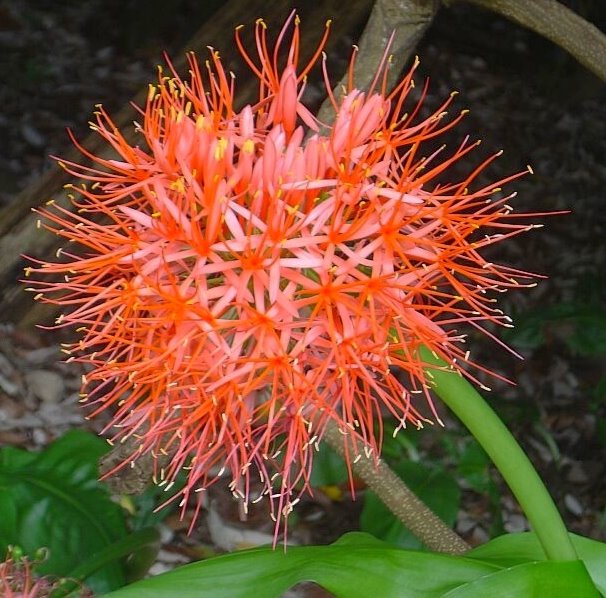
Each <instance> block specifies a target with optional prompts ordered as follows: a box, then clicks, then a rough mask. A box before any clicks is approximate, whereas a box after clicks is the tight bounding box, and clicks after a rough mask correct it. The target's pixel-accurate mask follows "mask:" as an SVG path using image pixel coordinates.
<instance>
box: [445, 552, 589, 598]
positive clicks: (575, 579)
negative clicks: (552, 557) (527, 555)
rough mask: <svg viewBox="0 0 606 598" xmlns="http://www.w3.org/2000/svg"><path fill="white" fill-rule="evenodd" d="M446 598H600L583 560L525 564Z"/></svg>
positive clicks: (464, 588) (477, 582) (448, 594)
mask: <svg viewBox="0 0 606 598" xmlns="http://www.w3.org/2000/svg"><path fill="white" fill-rule="evenodd" d="M442 596H443V598H486V597H487V596H498V597H499V598H520V597H521V596H523V597H524V598H544V597H547V596H566V598H593V597H595V598H600V593H599V592H598V590H597V589H596V587H595V586H594V585H593V583H592V581H591V578H590V577H589V574H588V573H587V569H585V566H584V565H583V563H582V562H581V561H543V562H539V563H524V564H523V565H518V566H516V567H511V568H509V569H503V570H502V571H498V572H497V573H492V574H490V575H487V576H485V577H480V578H479V579H475V580H473V581H470V582H468V583H465V584H462V585H461V586H459V587H458V588H456V589H455V590H451V591H450V592H448V593H446V594H443V595H442Z"/></svg>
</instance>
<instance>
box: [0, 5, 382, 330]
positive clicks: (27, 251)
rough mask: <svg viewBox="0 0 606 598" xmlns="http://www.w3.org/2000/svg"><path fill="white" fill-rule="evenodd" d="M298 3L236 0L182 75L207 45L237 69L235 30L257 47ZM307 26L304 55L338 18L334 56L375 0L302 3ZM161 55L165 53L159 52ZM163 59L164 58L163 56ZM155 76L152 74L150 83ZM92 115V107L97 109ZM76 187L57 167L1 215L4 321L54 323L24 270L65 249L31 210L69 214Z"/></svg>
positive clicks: (95, 146)
mask: <svg viewBox="0 0 606 598" xmlns="http://www.w3.org/2000/svg"><path fill="white" fill-rule="evenodd" d="M296 4H297V3H296V2H294V1H293V0H274V1H273V2H271V3H267V2H265V1H263V0H249V1H248V2H241V1H240V0H230V1H229V2H227V3H225V4H224V5H223V6H222V7H221V8H220V9H219V10H218V11H217V12H216V13H215V14H214V15H212V16H211V17H210V18H209V19H208V20H207V21H206V22H205V23H204V24H203V25H202V26H201V27H200V29H199V30H198V31H197V32H196V34H195V35H194V36H193V38H192V39H191V40H190V41H189V42H188V43H187V44H186V46H185V47H184V48H183V51H182V52H180V53H179V55H177V56H175V57H174V63H175V66H176V68H177V70H178V71H179V72H183V71H184V66H185V53H186V52H187V51H189V50H191V49H194V50H196V51H197V52H199V54H200V55H203V51H204V50H205V48H206V46H213V47H215V48H216V49H217V50H219V51H220V53H221V57H222V60H223V61H224V63H225V64H227V65H230V64H234V63H235V61H236V58H237V49H236V47H235V44H234V43H231V40H233V31H234V29H235V28H236V27H237V26H238V25H241V24H244V25H245V30H244V32H243V35H242V37H243V39H244V41H245V43H246V44H247V47H252V45H253V43H254V42H253V37H252V32H253V28H254V27H253V26H254V23H255V21H256V19H257V18H259V17H263V18H264V20H265V21H266V22H267V23H268V25H269V26H270V27H271V28H272V30H273V31H277V30H278V28H279V27H280V25H281V24H282V23H283V22H284V20H285V19H286V17H287V16H288V14H289V13H290V12H291V11H292V10H293V9H294V7H295V6H296ZM296 8H297V13H298V14H299V16H300V17H301V21H302V23H303V26H302V28H301V36H302V43H301V47H302V54H303V59H304V58H305V53H306V52H308V53H311V52H312V51H313V50H314V49H315V48H316V46H317V42H318V41H319V39H320V37H321V36H322V34H323V32H324V27H325V24H326V21H327V20H328V19H332V20H333V23H332V33H331V36H330V39H329V42H328V46H327V51H329V52H330V49H331V47H334V46H335V45H336V44H337V43H338V42H339V39H340V38H342V37H344V36H346V35H350V36H351V35H352V33H353V34H354V35H355V32H357V31H359V30H360V29H361V28H362V27H363V25H364V22H365V21H366V19H367V17H368V14H369V13H370V10H371V8H372V0H355V1H353V2H350V3H348V5H347V10H343V4H342V2H339V1H338V0H325V1H324V2H318V3H299V6H296ZM158 54H159V55H160V51H159V52H158ZM159 57H160V56H159ZM152 79H153V74H152V73H150V81H151V80H152ZM256 89H257V83H256V82H255V81H254V80H253V79H252V78H249V79H248V80H247V79H246V78H244V77H240V76H239V77H238V94H239V98H240V100H241V101H242V102H243V103H245V102H247V101H250V100H251V99H252V98H253V97H254V93H255V91H256ZM146 95H147V88H145V89H142V90H141V91H140V92H139V93H138V94H137V95H136V96H135V97H134V99H133V102H134V103H135V104H138V105H142V104H144V102H145V98H146ZM91 110H92V106H91ZM134 116H135V113H134V111H133V109H132V107H131V106H126V107H124V108H123V109H122V110H120V112H118V114H116V115H114V121H115V123H116V125H117V126H118V127H119V128H120V129H121V130H122V131H123V132H124V133H125V136H126V137H127V139H129V141H133V142H134V130H133V127H132V126H131V122H132V120H133V118H134ZM83 145H84V146H85V147H86V148H88V149H89V150H90V151H91V152H93V153H95V154H98V155H101V156H103V155H104V153H105V155H107V153H106V148H105V144H104V142H103V140H102V139H101V137H99V136H98V135H96V134H90V135H89V136H88V137H87V138H86V139H84V140H83ZM62 158H63V159H65V160H66V161H69V160H71V161H75V162H79V163H83V162H84V158H83V157H82V155H81V154H80V153H79V152H78V151H76V150H74V149H72V150H70V151H68V152H67V153H66V154H65V155H63V156H62ZM69 182H70V177H69V175H67V174H66V173H65V171H64V170H63V169H61V168H59V167H52V168H51V169H50V170H49V171H47V172H46V173H45V174H43V175H42V176H41V177H40V178H38V179H37V180H36V181H34V182H33V183H32V184H30V185H29V186H28V187H27V188H26V189H24V190H23V191H22V192H21V193H20V194H19V195H18V196H17V197H16V198H15V201H13V202H12V203H11V204H9V205H8V206H6V207H5V208H3V209H2V210H0V283H1V284H0V319H1V320H4V321H12V322H14V323H16V324H18V325H20V326H23V327H25V326H30V325H32V324H34V323H41V324H50V323H52V320H53V317H54V315H56V314H55V313H53V312H54V308H53V306H50V305H48V304H41V303H40V304H37V303H34V301H33V299H32V298H31V296H30V294H28V293H25V292H24V291H23V284H22V283H20V282H19V279H20V278H21V277H22V274H23V268H24V267H25V266H26V265H27V262H26V261H25V259H24V258H23V255H29V256H34V257H40V258H46V259H48V258H50V256H52V255H53V254H54V252H55V250H56V249H57V248H58V247H59V246H60V245H61V244H62V241H61V240H60V239H58V238H57V237H56V236H55V235H54V234H51V233H49V232H47V231H45V230H44V229H42V228H38V227H37V222H38V217H37V215H36V214H33V213H31V209H32V208H35V207H37V206H41V205H43V204H44V203H46V202H47V201H48V200H49V199H51V198H52V199H53V200H54V201H55V202H56V203H57V204H59V205H61V206H63V207H65V208H67V209H69V208H70V204H69V202H68V200H67V197H66V195H65V193H64V192H63V187H64V185H66V184H67V183H69Z"/></svg>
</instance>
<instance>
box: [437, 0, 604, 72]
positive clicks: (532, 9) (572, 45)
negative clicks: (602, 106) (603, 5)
mask: <svg viewBox="0 0 606 598" xmlns="http://www.w3.org/2000/svg"><path fill="white" fill-rule="evenodd" d="M443 1H444V4H446V5H449V4H453V3H454V2H461V0H443ZM465 1H467V2H469V3H471V4H475V5H476V6H481V7H482V8H485V9H487V10H491V11H493V12H496V13H498V14H500V15H502V16H504V17H506V18H508V19H510V20H511V21H514V22H515V23H518V24H519V25H522V26H523V27H526V28H528V29H530V30H531V31H534V32H535V33H538V34H539V35H542V36H543V37H546V38H547V39H549V40H551V41H552V42H553V43H555V44H557V45H558V46H560V47H561V48H562V49H564V50H566V51H567V52H568V53H570V54H571V55H572V56H574V57H575V58H576V59H577V60H578V61H579V62H580V63H581V64H582V65H583V66H584V67H585V68H587V69H588V70H590V71H591V72H593V73H594V74H595V75H597V76H598V77H599V78H600V79H602V80H603V81H606V35H605V34H604V33H602V32H601V31H600V30H599V29H598V28H597V27H596V26H595V25H592V24H591V23H589V22H588V21H586V20H585V19H583V18H582V17H580V16H579V15H578V14H576V13H575V12H573V11H572V10H570V9H569V8H567V7H566V6H564V5H563V4H561V3H560V2H557V0H532V1H529V0H465Z"/></svg>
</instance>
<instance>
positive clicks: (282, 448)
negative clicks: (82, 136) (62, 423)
mask: <svg viewBox="0 0 606 598" xmlns="http://www.w3.org/2000/svg"><path fill="white" fill-rule="evenodd" d="M291 28H292V30H293V31H292V34H291V38H290V42H288V41H287V33H288V31H289V30H290V29H291ZM327 33H328V27H327V30H326V33H325V34H324V37H323V39H322V41H321V43H320V45H319V47H318V49H317V51H316V53H315V55H314V56H313V58H312V60H311V61H310V62H309V64H306V65H305V66H301V65H299V45H300V38H299V23H298V20H297V19H296V18H294V22H293V17H291V18H290V19H289V21H288V22H287V23H286V25H285V26H284V28H283V30H282V31H281V33H280V36H279V38H278V40H277V42H276V45H275V48H273V49H271V50H270V49H269V47H268V43H267V40H266V30H265V25H264V24H263V22H262V21H259V22H257V26H256V48H257V53H258V57H256V58H253V57H251V56H250V55H249V54H248V53H247V52H246V50H245V49H244V48H243V46H242V43H241V42H240V38H239V37H238V32H236V40H237V44H238V47H239V48H240V51H241V53H242V55H243V57H244V59H245V61H246V62H247V63H248V65H249V66H250V67H251V69H252V70H253V72H254V74H255V75H256V77H257V78H258V79H259V99H258V101H257V102H256V103H255V104H254V105H247V106H245V107H244V108H242V109H239V110H237V109H236V108H235V107H234V94H235V81H234V79H233V78H232V77H230V76H228V75H227V74H226V73H225V71H224V68H223V66H222V64H221V62H220V59H219V56H218V54H217V53H216V52H215V51H214V50H211V58H210V61H209V62H207V63H206V67H205V69H203V70H201V69H200V67H199V65H198V62H197V61H196V58H195V57H194V56H193V55H190V56H189V65H190V78H189V79H188V80H183V79H181V78H180V77H179V76H178V75H177V74H176V73H175V72H174V69H173V68H172V66H171V67H170V69H171V72H170V75H169V76H165V75H164V73H163V72H162V71H160V74H159V79H158V83H157V84H156V85H155V86H150V90H149V95H148V99H147V103H146V105H145V107H144V108H142V109H141V111H140V112H141V118H142V121H141V124H137V125H136V130H137V133H138V135H139V139H140V141H139V143H138V144H137V145H135V146H132V145H131V144H130V143H128V142H127V140H126V139H125V138H124V137H123V135H122V133H121V132H120V131H118V130H117V128H116V127H115V125H114V123H113V122H112V120H111V118H110V116H109V115H108V114H107V113H106V112H105V111H104V110H103V109H102V108H99V110H98V112H97V113H96V120H95V123H94V124H93V125H92V128H93V130H94V131H96V132H97V133H98V134H99V135H101V136H102V137H103V138H104V139H105V140H106V141H107V143H108V144H109V145H110V146H111V147H112V148H113V150H114V153H115V157H114V158H112V159H109V158H102V157H99V156H94V155H91V154H90V153H89V152H87V151H86V150H85V149H84V148H80V149H81V151H82V153H83V154H84V155H85V156H87V157H88V158H90V159H92V161H93V162H94V163H95V164H96V166H92V167H89V166H83V165H79V164H76V163H65V164H64V163H61V164H62V166H63V167H64V168H65V169H66V170H67V171H68V172H69V173H70V174H72V175H74V176H75V177H77V178H79V179H82V180H84V181H85V182H87V183H88V184H89V185H88V186H84V185H83V186H79V187H76V186H72V187H71V190H72V192H73V195H72V196H71V201H72V203H73V204H74V206H75V208H76V209H75V211H73V212H72V211H68V210H66V209H64V208H62V207H60V206H58V205H51V206H49V207H48V208H47V209H44V210H41V211H40V213H41V214H42V215H43V216H44V218H45V220H46V221H47V222H50V223H51V224H47V225H46V226H47V227H48V228H50V229H51V230H53V231H54V232H56V234H58V235H59V236H61V237H63V238H65V239H66V240H67V241H70V242H73V245H72V246H73V247H75V248H77V249H74V250H72V249H69V247H71V246H69V245H68V248H67V249H64V250H63V251H61V253H60V257H61V258H62V259H61V260H60V261H59V262H56V263H49V262H39V263H38V265H37V266H36V267H34V268H29V269H28V271H27V274H31V273H35V275H36V277H38V278H41V277H43V276H44V277H46V276H47V275H51V276H50V278H43V280H38V281H37V282H34V283H33V287H32V288H34V289H35V290H36V291H37V292H38V293H39V296H40V297H42V298H43V299H44V301H47V302H50V303H55V304H58V305H60V306H62V307H65V308H70V310H69V311H68V312H67V313H65V314H63V315H62V316H60V318H59V320H58V321H57V325H58V326H66V325H70V326H71V325H74V326H76V327H77V329H78V331H79V332H80V333H81V339H80V340H79V341H78V342H77V343H74V344H73V345H72V346H70V347H69V349H68V353H70V354H71V353H72V352H74V353H77V355H78V356H77V357H71V358H70V359H76V360H78V361H80V362H83V363H85V364H88V366H90V373H88V374H87V375H86V376H85V378H84V381H83V382H84V390H83V400H85V401H89V402H90V403H91V404H92V405H93V406H94V409H93V412H92V415H95V414H97V413H99V412H100V411H102V410H105V409H110V410H111V412H112V414H113V422H112V425H113V426H115V427H114V430H117V431H114V433H113V437H112V438H113V440H119V439H125V438H128V437H134V438H136V439H137V441H138V446H139V451H138V452H136V453H135V454H134V455H133V456H132V459H135V458H136V457H137V456H138V455H139V454H140V453H147V452H152V453H153V454H154V455H157V454H158V453H163V454H170V455H171V457H172V458H171V460H170V464H169V465H168V466H167V467H166V468H165V469H163V470H162V471H161V472H160V477H161V478H162V479H161V480H160V482H159V483H160V484H166V485H167V486H171V485H172V483H173V481H174V479H175V476H176V475H177V473H178V472H179V471H180V470H181V469H183V468H186V469H188V482H187V485H186V487H185V489H184V491H183V495H184V496H183V503H182V504H185V502H186V499H187V498H189V497H190V495H191V494H192V493H193V492H197V491H201V490H204V489H205V488H207V487H208V485H209V484H211V483H212V482H213V481H214V480H215V479H217V478H218V477H220V476H222V475H223V474H224V472H229V475H230V476H231V480H232V481H231V489H232V490H233V492H234V494H235V495H236V496H238V497H239V498H241V499H242V500H243V501H244V502H245V503H247V502H248V501H249V500H256V499H257V497H258V496H257V490H256V488H257V487H258V484H257V483H256V482H257V481H260V483H261V487H262V488H263V491H262V493H261V494H267V495H269V497H270V499H271V504H272V512H273V515H274V517H276V518H277V519H278V520H279V519H280V516H281V515H284V516H285V515H287V514H288V513H289V512H290V510H291V509H292V504H293V503H294V501H295V500H296V497H297V496H298V495H299V494H300V492H302V491H303V490H305V489H306V488H307V486H308V479H309V472H310V469H311V466H312V462H313V454H314V449H315V447H317V443H318V441H319V440H321V438H322V436H323V432H324V430H325V426H326V424H327V422H329V421H334V422H336V423H337V425H338V426H339V427H340V428H341V430H342V431H343V433H344V434H350V435H351V436H352V437H353V438H354V440H355V441H356V444H357V446H358V447H359V448H360V450H362V449H364V450H365V451H366V452H367V453H368V452H369V451H371V452H372V453H373V454H375V455H378V453H379V450H380V437H381V433H380V428H381V418H382V416H383V415H384V414H385V413H388V414H390V415H392V416H394V417H395V418H397V419H398V420H399V421H400V422H401V426H402V427H403V426H405V425H406V424H407V423H411V424H412V425H414V426H422V424H423V423H424V422H426V421H429V420H427V419H426V417H425V415H423V414H422V413H421V406H420V405H419V404H418V402H417V401H413V400H412V398H413V397H414V395H415V394H417V393H421V394H424V395H425V398H426V400H427V404H428V405H429V411H430V415H433V416H434V417H437V415H436V413H435V410H434V408H433V406H432V405H431V400H430V397H429V394H428V392H427V389H426V385H425V378H424V374H423V365H424V364H423V362H422V360H421V359H420V357H419V356H418V351H417V350H418V348H419V346H420V345H421V344H423V345H426V346H427V347H429V348H430V349H432V350H433V351H435V352H436V353H437V354H438V355H439V356H441V357H442V358H444V359H446V360H448V361H449V362H451V363H454V362H455V361H456V360H457V361H458V363H468V364H471V363H472V362H471V361H470V360H469V354H468V352H467V350H466V348H465V346H464V342H465V334H463V333H462V332H460V331H459V330H458V329H457V326H458V325H459V324H463V323H466V324H471V325H472V326H475V327H476V328H480V326H481V322H482V321H489V322H494V323H498V324H505V325H507V324H506V322H507V318H506V316H504V315H503V314H502V312H501V311H500V310H498V309H497V308H496V307H495V306H494V299H493V298H492V297H491V295H492V292H493V291H502V290H505V289H508V288H510V287H519V286H527V285H528V281H529V280H530V276H529V275H528V274H526V273H524V272H519V271H516V270H512V269H510V268H508V267H505V266H501V265H498V264H493V263H490V262H487V261H486V260H485V259H484V258H483V257H482V256H481V254H480V251H481V250H482V249H483V248H484V247H487V246H489V245H492V244H494V243H496V242H499V241H502V240H504V239H506V238H508V237H511V236H513V235H516V234H518V233H520V232H523V231H526V230H529V229H530V228H532V225H525V224H520V223H518V222H517V221H515V220H512V218H513V215H512V214H511V213H510V212H511V208H510V207H509V206H508V205H507V199H508V198H503V197H502V196H501V195H499V194H498V191H499V190H500V189H499V188H500V186H501V185H502V184H503V183H505V182H507V181H509V180H510V179H514V178H516V177H517V176H519V175H514V176H512V177H509V178H508V179H506V180H504V181H499V182H498V183H494V184H491V185H488V186H485V187H482V186H479V187H478V188H475V189H473V188H472V185H473V184H474V183H475V180H476V179H477V177H478V175H479V173H480V172H481V171H482V170H483V169H484V168H485V167H486V166H487V165H488V164H489V163H490V162H491V161H492V160H493V158H494V156H493V157H491V158H489V159H487V160H485V161H484V162H483V163H481V164H480V165H479V166H477V167H475V168H473V169H472V170H471V172H470V174H469V175H467V176H466V177H464V178H463V180H459V181H456V182H452V180H451V178H452V177H451V176H450V174H449V173H450V170H451V167H452V165H453V164H454V163H455V162H457V161H459V160H461V159H462V158H464V157H466V156H467V154H469V153H470V152H471V151H472V150H473V149H474V148H475V147H476V145H477V144H476V143H469V142H468V141H467V140H465V141H464V142H463V143H462V144H461V145H460V146H459V147H458V148H457V149H456V151H455V152H454V153H453V154H451V155H448V156H446V157H443V154H444V150H443V148H442V149H440V150H436V151H433V153H430V154H429V155H424V154H423V153H422V152H423V151H425V149H424V147H425V146H424V143H425V142H426V141H427V140H428V139H432V138H434V137H437V136H439V135H440V134H442V133H443V132H444V131H445V130H447V129H449V128H450V127H452V126H453V125H454V124H455V123H456V122H458V120H459V119H460V118H461V116H458V117H456V118H455V119H454V120H451V121H450V122H446V123H445V115H446V108H447V107H448V105H449V104H450V102H451V99H452V98H448V99H447V100H446V101H445V102H444V104H443V105H442V106H440V108H439V109H438V110H436V111H435V112H434V113H433V114H432V115H430V116H429V117H427V118H420V117H419V112H420V108H421V104H422V101H423V98H424V96H425V91H423V93H422V94H421V99H420V100H419V101H418V102H417V103H416V104H413V106H412V108H408V112H407V113H405V105H406V104H407V100H408V94H409V91H410V90H411V89H412V88H413V86H414V84H413V79H412V75H413V71H414V69H415V67H416V65H415V67H413V69H412V70H411V72H410V73H408V75H407V76H406V77H405V78H404V79H403V80H402V81H401V82H400V83H399V85H398V86H397V87H396V89H394V90H393V91H392V92H390V93H388V92H387V91H386V88H385V87H386V83H385V80H386V78H385V76H384V75H385V70H386V68H387V67H386V66H385V64H384V65H383V66H382V67H381V69H380V71H379V73H378V75H377V77H376V79H375V82H374V84H373V86H372V87H371V89H370V90H369V91H367V92H362V91H360V90H358V89H356V88H355V86H354V84H353V82H351V80H352V77H350V84H349V88H348V89H347V90H346V93H345V95H344V96H343V97H342V98H341V99H337V98H336V97H335V96H333V95H332V92H331V84H330V81H329V80H328V76H327V75H326V69H325V68H324V76H325V81H326V88H327V90H328V93H329V95H330V98H331V100H332V103H333V105H334V110H335V118H334V124H333V125H331V126H329V125H326V124H325V123H319V122H318V121H317V120H316V118H315V117H314V116H313V115H312V114H311V112H310V111H309V110H308V109H307V108H306V107H305V105H304V104H303V103H302V101H301V96H302V92H303V88H304V86H305V78H306V75H307V73H308V71H309V70H310V69H311V68H312V66H313V65H314V63H316V62H318V59H319V56H320V55H321V51H322V48H323V46H324V44H325V41H326V37H327ZM283 53H285V54H286V65H285V66H284V67H280V66H278V63H279V60H278V57H279V56H282V54H283ZM354 60H355V55H354V57H353V58H352V64H353V62H354ZM384 62H386V61H384ZM321 125H322V127H321ZM320 131H326V132H320ZM79 147H80V146H79ZM438 180H439V181H442V182H438ZM510 197H511V196H510ZM56 275H61V278H57V277H56ZM53 276H55V277H54V278H53ZM480 329H481V328H480ZM478 367H479V366H478ZM396 368H397V369H399V370H401V371H403V372H405V373H406V374H407V375H408V382H407V384H402V382H401V380H402V379H403V378H402V377H401V376H397V375H396ZM464 374H465V375H466V376H469V377H471V375H470V374H469V373H467V372H464ZM377 425H378V426H379V434H378V435H377V432H376V426H377ZM108 430H109V427H108ZM355 457H356V455H351V458H352V459H355ZM276 478H277V479H276ZM167 489H168V488H167ZM259 497H260V495H259Z"/></svg>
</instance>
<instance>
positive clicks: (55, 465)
mask: <svg viewBox="0 0 606 598" xmlns="http://www.w3.org/2000/svg"><path fill="white" fill-rule="evenodd" d="M107 450H108V446H107V444H106V443H105V442H104V441H102V440H101V439H99V438H97V437H96V436H94V435H92V434H90V433H86V432H83V431H80V430H73V431H71V432H68V433H67V434H65V435H64V436H63V437H61V438H60V439H58V440H57V441H55V442H54V443H53V444H51V445H50V446H49V447H48V449H46V450H45V451H43V452H41V453H28V452H26V451H22V450H20V449H15V448H12V447H5V448H3V449H1V450H0V508H1V509H2V517H0V550H1V551H3V552H4V551H6V549H7V547H8V545H9V544H16V545H19V546H21V547H22V548H23V549H24V551H25V552H26V553H28V554H30V555H31V554H33V553H34V552H35V551H36V550H37V549H38V548H40V547H43V546H44V547H47V548H48V549H49V558H48V560H47V561H45V562H44V563H42V564H41V565H40V566H39V567H38V568H37V570H38V572H39V573H40V574H49V573H50V574H53V575H58V576H65V575H69V574H70V572H71V571H72V570H73V569H74V568H75V567H76V566H77V565H79V564H80V563H81V562H82V561H83V560H86V559H87V558H89V557H90V556H92V555H93V554H95V553H97V552H98V551H100V550H102V549H103V548H105V547H107V546H108V545H110V544H112V543H113V542H116V541H118V540H120V539H121V538H123V537H124V536H125V535H126V529H125V524H124V516H123V513H122V510H121V509H120V507H119V506H118V505H116V504H115V503H114V502H112V500H111V499H110V496H109V493H108V492H107V490H106V489H105V487H104V486H103V485H102V484H100V483H99V482H98V481H97V476H98V471H97V461H98V459H99V457H100V456H101V455H103V454H104V453H105V452H106V451H107ZM86 583H87V585H90V587H91V588H93V589H94V590H95V591H97V592H105V591H108V590H111V589H114V588H117V587H120V586H121V585H123V584H124V572H123V568H122V566H121V565H120V564H118V563H112V564H109V565H107V566H106V567H104V568H103V570H101V571H99V572H97V573H96V574H95V575H93V576H91V577H90V578H89V579H87V581H86Z"/></svg>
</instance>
